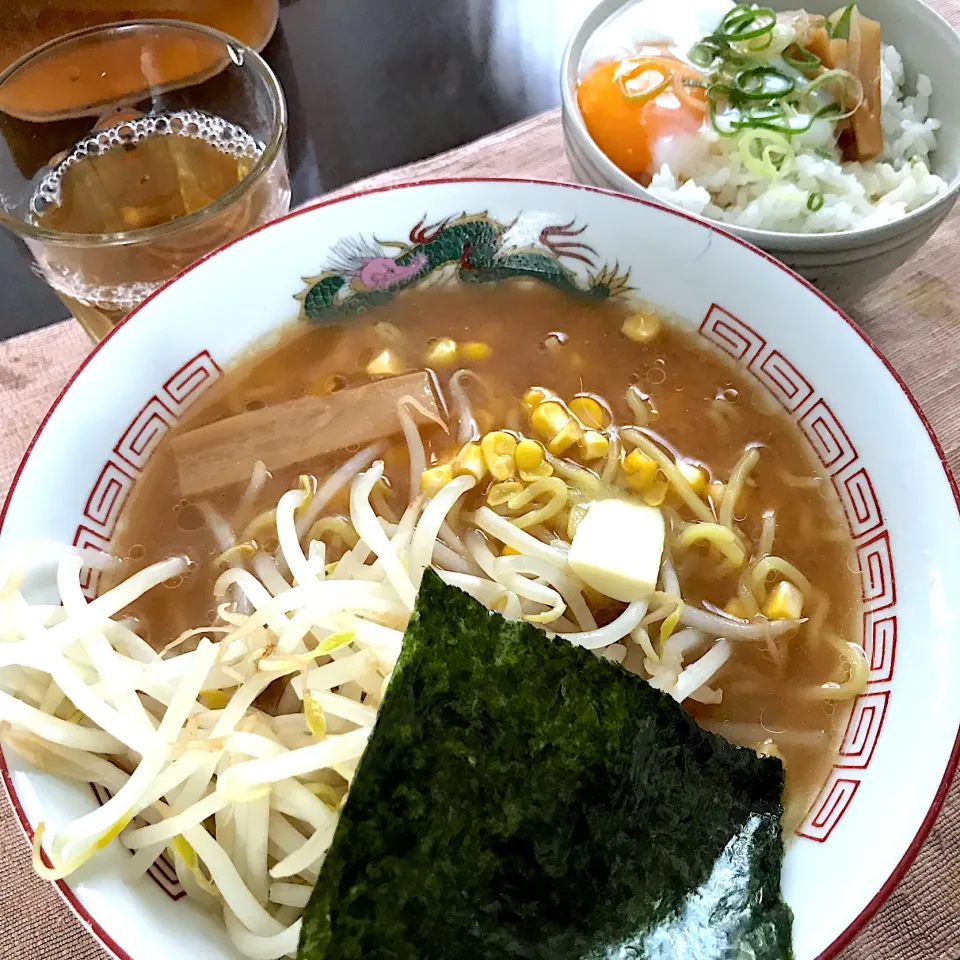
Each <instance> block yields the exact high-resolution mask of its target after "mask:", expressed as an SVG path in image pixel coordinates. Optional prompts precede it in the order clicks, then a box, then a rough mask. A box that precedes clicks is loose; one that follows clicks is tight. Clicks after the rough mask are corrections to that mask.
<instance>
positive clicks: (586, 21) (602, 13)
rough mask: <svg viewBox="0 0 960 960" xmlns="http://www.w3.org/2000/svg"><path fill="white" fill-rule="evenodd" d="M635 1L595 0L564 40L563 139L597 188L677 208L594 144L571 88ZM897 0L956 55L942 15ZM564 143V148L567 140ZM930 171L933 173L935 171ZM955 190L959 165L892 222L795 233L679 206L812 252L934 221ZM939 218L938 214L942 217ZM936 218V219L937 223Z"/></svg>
mask: <svg viewBox="0 0 960 960" xmlns="http://www.w3.org/2000/svg"><path fill="white" fill-rule="evenodd" d="M638 2H642V0H600V3H598V4H597V5H596V6H595V7H593V8H592V9H591V10H588V11H587V13H586V14H585V15H584V17H583V19H582V20H581V21H580V23H579V25H578V26H577V28H576V29H575V30H574V32H573V34H572V35H571V37H570V39H569V40H568V41H567V45H566V47H565V48H564V51H563V58H562V60H561V62H560V100H561V107H562V113H563V127H564V140H566V139H567V137H568V136H570V137H574V136H575V138H576V139H577V141H578V146H579V147H580V148H581V149H584V150H586V151H587V152H588V154H589V156H588V159H589V160H590V161H592V164H593V166H595V167H599V168H600V171H601V172H602V175H603V176H604V177H605V179H606V181H607V184H608V185H605V186H604V187H603V188H602V189H608V190H614V191H616V192H619V193H624V194H626V195H627V196H635V197H639V198H640V199H642V200H646V201H648V202H650V203H654V204H659V205H660V206H666V207H669V208H670V209H671V210H682V208H680V207H677V206H675V205H674V204H671V203H669V202H668V201H661V200H658V199H657V198H655V197H654V196H652V194H650V192H649V191H648V190H647V188H646V187H644V186H643V185H642V184H641V183H638V182H637V181H636V180H634V179H633V178H632V177H631V176H629V175H628V174H626V173H624V171H623V170H621V169H620V168H619V167H618V166H617V165H616V164H615V163H614V162H613V161H612V160H611V159H610V158H609V157H608V156H607V155H606V154H605V153H604V152H603V151H602V150H601V149H600V147H599V146H597V144H596V142H595V141H594V139H593V137H591V136H590V133H589V131H588V130H587V125H586V123H585V121H584V119H583V115H582V114H581V112H580V107H579V104H578V103H577V97H576V88H577V78H578V74H579V67H580V58H581V56H582V55H583V50H584V47H585V46H586V44H587V42H588V41H589V40H590V38H591V37H592V36H593V35H594V34H595V33H596V31H597V30H598V29H599V28H600V27H601V26H602V25H603V24H604V23H606V21H607V20H608V19H610V17H612V16H614V15H615V14H616V13H618V12H619V11H620V10H622V9H624V8H625V7H628V6H632V5H633V4H635V3H638ZM900 2H901V3H903V4H909V5H910V7H911V14H912V15H914V16H919V17H927V18H928V21H929V22H930V24H931V26H932V27H933V28H934V29H935V30H936V31H937V32H938V33H939V34H941V35H942V36H943V37H944V39H945V40H946V41H947V42H948V43H952V44H953V47H954V51H953V53H954V59H955V60H957V61H960V33H958V31H957V30H955V29H954V28H953V27H952V26H951V25H950V23H949V22H948V21H947V20H946V19H945V18H944V17H942V16H941V15H940V14H939V13H937V11H936V10H934V9H933V8H932V7H930V6H928V5H927V4H926V3H924V2H923V0H900ZM568 125H569V126H568ZM571 128H572V129H571ZM568 131H569V132H568ZM564 146H565V149H567V152H568V153H569V149H568V148H567V146H566V143H565V145H564ZM938 149H939V147H938ZM931 172H934V173H935V172H936V171H931ZM958 195H960V169H958V172H957V173H956V174H955V175H954V177H953V178H952V179H951V180H949V181H948V182H947V189H946V190H945V191H944V192H943V193H941V194H938V195H937V196H935V197H931V198H930V199H929V200H927V201H926V202H925V203H923V204H921V205H920V206H919V207H917V209H916V210H911V211H910V212H909V213H907V214H905V215H904V216H903V217H900V218H899V219H898V220H894V221H893V222H892V223H884V224H879V225H876V226H872V227H853V228H851V229H850V230H832V231H829V232H825V233H797V232H795V231H789V230H766V229H763V228H760V227H745V226H741V225H739V224H736V223H727V222H726V221H724V220H715V219H714V218H713V217H708V216H706V215H703V214H690V212H689V211H686V210H682V212H684V213H688V214H689V215H690V216H693V217H695V218H696V219H698V220H701V221H704V222H706V223H709V224H710V225H711V226H717V227H718V228H719V229H721V230H727V231H729V232H731V233H734V234H735V235H736V236H738V237H739V238H741V239H743V240H746V241H747V242H748V243H750V244H751V245H753V246H755V247H761V248H768V249H776V250H802V251H804V252H813V250H814V249H816V248H822V247H824V246H827V247H830V248H832V249H833V250H842V249H848V248H851V247H860V246H868V245H870V244H872V243H876V242H880V241H883V240H885V239H889V238H890V237H891V236H897V235H899V234H900V233H901V232H903V231H905V230H907V229H909V228H911V227H917V226H919V225H920V224H921V223H924V222H927V221H937V213H938V212H939V211H940V209H941V208H944V207H945V208H946V210H945V211H944V216H945V215H946V212H947V211H949V208H950V207H951V206H952V205H953V204H954V203H955V202H956V200H957V196H958ZM940 219H943V218H942V217H941V218H940ZM938 222H939V221H937V223H938Z"/></svg>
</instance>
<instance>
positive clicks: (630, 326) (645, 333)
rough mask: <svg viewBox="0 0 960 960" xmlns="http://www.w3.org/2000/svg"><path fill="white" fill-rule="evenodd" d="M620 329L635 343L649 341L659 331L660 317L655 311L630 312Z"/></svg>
mask: <svg viewBox="0 0 960 960" xmlns="http://www.w3.org/2000/svg"><path fill="white" fill-rule="evenodd" d="M620 329H621V330H623V332H624V334H626V336H628V337H629V338H630V339H631V340H633V341H634V342H635V343H650V341H651V340H653V339H655V338H656V336H657V334H658V333H659V332H660V318H659V317H658V316H657V315H656V314H655V313H632V314H630V316H629V317H627V319H626V320H624V321H623V326H622V327H621V328H620Z"/></svg>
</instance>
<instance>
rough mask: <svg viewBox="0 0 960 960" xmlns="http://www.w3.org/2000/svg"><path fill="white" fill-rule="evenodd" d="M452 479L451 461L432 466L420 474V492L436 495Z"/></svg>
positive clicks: (429, 495)
mask: <svg viewBox="0 0 960 960" xmlns="http://www.w3.org/2000/svg"><path fill="white" fill-rule="evenodd" d="M452 479H453V467H451V466H450V464H449V463H442V464H440V466H438V467H430V468H429V469H427V470H424V471H423V473H421V474H420V492H421V493H425V494H426V495H427V496H428V497H435V496H436V495H437V494H438V493H439V492H440V491H441V490H442V489H443V488H444V487H445V486H446V485H447V484H448V483H449V482H450V481H451V480H452Z"/></svg>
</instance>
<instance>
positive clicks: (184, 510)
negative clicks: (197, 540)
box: [177, 503, 204, 530]
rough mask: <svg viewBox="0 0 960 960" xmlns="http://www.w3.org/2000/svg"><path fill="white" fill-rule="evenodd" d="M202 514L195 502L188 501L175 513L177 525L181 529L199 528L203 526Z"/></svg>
mask: <svg viewBox="0 0 960 960" xmlns="http://www.w3.org/2000/svg"><path fill="white" fill-rule="evenodd" d="M203 523H204V520H203V514H202V513H201V512H200V508H199V507H197V506H196V504H193V503H188V504H186V506H184V507H181V509H180V512H179V513H178V514H177V526H178V527H179V528H180V529H181V530H199V529H200V528H201V527H202V526H203Z"/></svg>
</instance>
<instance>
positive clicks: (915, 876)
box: [0, 0, 960, 960]
mask: <svg viewBox="0 0 960 960" xmlns="http://www.w3.org/2000/svg"><path fill="white" fill-rule="evenodd" d="M934 6H936V7H938V8H939V9H940V11H941V12H943V13H945V14H946V15H947V16H948V17H949V18H950V19H951V20H952V21H953V22H954V23H955V25H960V2H958V0H938V2H935V3H934ZM471 174H474V175H488V176H489V175H501V176H506V175H513V176H533V177H542V178H548V179H557V180H568V179H572V175H571V173H570V170H569V167H568V165H567V162H566V159H565V157H564V154H563V146H562V135H561V130H560V121H559V116H558V114H557V113H556V112H555V111H550V112H548V113H545V114H543V115H541V116H537V117H534V118H532V119H530V120H527V121H524V122H522V123H520V124H517V125H515V126H513V127H510V128H508V129H506V130H503V131H501V132H499V133H497V134H495V135H492V136H489V137H486V138H484V139H483V140H480V141H478V142H475V143H471V144H469V145H467V146H466V147H462V148H459V149H456V150H453V151H451V152H449V153H445V154H442V155H440V156H437V157H433V158H431V159H429V160H425V161H422V162H419V163H415V164H412V165H410V166H408V167H405V168H403V169H399V170H393V171H390V172H387V173H384V174H381V175H378V176H376V177H373V178H371V179H370V180H368V181H364V183H365V184H372V183H385V182H393V181H399V180H409V179H417V178H421V177H429V176H450V175H471ZM958 277H960V207H958V208H957V210H956V211H955V213H954V214H953V215H952V216H951V217H950V218H949V219H948V220H947V222H946V223H945V224H944V225H943V227H941V229H940V230H939V232H938V233H937V234H936V236H935V237H934V238H933V239H932V240H931V241H930V243H928V244H927V246H926V247H925V248H924V249H923V250H922V251H921V253H920V254H919V255H918V256H917V257H915V258H914V259H913V260H912V261H911V262H910V263H908V264H906V265H905V266H904V267H902V268H901V269H900V270H898V271H897V272H896V273H895V274H894V275H892V276H891V277H890V278H888V280H887V281H885V282H884V283H883V285H881V286H880V287H878V288H876V289H875V290H873V291H871V293H870V294H868V295H867V296H866V297H865V298H864V299H863V300H862V301H861V302H859V303H857V304H855V305H853V307H852V308H851V311H850V312H851V313H852V315H853V318H854V319H855V320H856V321H857V322H858V323H859V324H860V325H861V326H862V327H863V329H864V330H865V331H866V333H867V335H868V336H869V337H870V338H871V339H872V340H873V341H874V343H876V344H877V346H878V347H879V348H880V349H881V350H882V351H883V352H884V353H885V354H886V356H887V357H888V358H889V360H890V361H891V363H892V364H893V366H894V367H895V369H896V370H897V372H898V373H899V374H900V376H901V377H902V378H903V380H904V381H905V382H906V384H907V385H908V387H909V388H910V390H911V391H912V392H913V394H914V396H915V397H916V399H917V401H918V402H919V404H920V406H921V407H922V409H923V411H924V413H925V414H926V416H927V417H928V419H929V421H930V423H931V424H932V426H933V428H934V430H935V431H936V433H937V435H938V437H939V438H940V441H941V443H942V444H943V447H944V449H945V451H946V455H947V459H948V461H949V464H950V467H951V469H952V470H953V471H954V473H955V475H960V416H957V415H956V411H958V410H960V377H958V376H957V371H958V369H960V290H958ZM89 349H90V345H89V342H88V341H87V340H86V339H85V337H84V335H83V333H82V332H81V331H80V330H79V328H78V327H77V326H76V324H73V323H72V322H70V323H62V324H58V325H56V326H51V327H48V328H46V329H44V330H40V331H37V332H35V333H31V334H28V335H26V336H23V337H18V338H15V339H12V340H9V341H7V342H6V343H0V411H3V416H2V418H0V496H3V495H5V493H6V489H7V487H8V485H9V482H10V479H11V477H12V474H13V471H14V470H15V469H16V464H17V461H18V459H19V457H20V456H21V455H22V453H23V450H24V449H25V447H26V445H27V443H28V442H29V439H30V437H31V436H32V434H33V432H34V431H35V429H36V427H37V425H38V423H39V421H40V418H41V417H42V415H43V413H44V411H45V410H46V408H47V407H48V406H49V404H50V403H51V402H52V401H53V399H54V398H55V396H56V394H57V393H58V392H59V390H60V389H61V388H62V386H63V384H64V383H65V382H66V380H67V378H68V377H69V375H70V374H71V372H72V371H73V370H74V369H75V368H76V366H77V364H78V363H79V362H80V360H81V359H82V358H83V357H84V356H85V355H86V353H87V352H88V351H89ZM0 862H2V863H3V866H4V871H3V873H2V879H0V931H2V937H0V957H3V958H8V957H10V958H18V960H19V958H23V960H27V958H31V960H36V958H44V960H48V958H53V957H56V958H57V960H60V958H63V960H105V958H106V957H107V954H106V953H105V952H104V951H103V949H102V948H101V947H100V946H99V945H98V944H97V942H96V941H95V940H94V939H93V938H92V936H91V935H90V934H89V933H88V932H87V931H86V929H85V928H84V927H83V926H82V925H81V923H80V922H79V921H78V920H77V919H76V918H75V917H74V916H73V915H72V914H71V913H70V911H69V910H68V909H67V907H66V906H65V905H64V904H63V903H62V902H61V901H60V899H59V898H58V896H57V894H56V892H55V891H54V889H53V888H52V887H50V886H49V885H47V884H44V883H41V882H40V881H39V880H37V879H36V878H35V877H34V875H33V874H32V872H31V869H30V858H29V851H28V849H27V847H26V845H25V843H24V840H23V836H22V834H21V833H20V830H19V826H18V825H17V824H16V821H15V819H14V817H13V814H12V810H11V809H10V807H9V804H8V803H7V801H6V800H5V799H0ZM850 869H852V870H853V869H857V864H855V863H853V864H851V865H850ZM27 905H29V909H25V907H26V906H27ZM958 945H960V787H958V785H957V782H955V783H954V785H953V788H952V789H951V791H950V794H949V796H948V798H947V802H946V805H945V808H944V810H943V812H942V814H941V816H940V818H939V819H938V821H937V823H936V824H935V826H934V828H933V831H932V832H931V834H930V836H929V838H928V840H927V842H926V844H925V845H924V847H923V849H922V850H921V852H920V854H919V856H918V858H917V860H916V862H915V863H914V865H913V867H912V868H911V869H910V871H909V873H908V874H907V877H906V878H905V880H904V881H903V883H901V884H900V886H899V887H898V888H897V890H895V891H894V893H893V894H892V896H891V897H890V899H889V900H888V901H887V903H886V905H885V906H884V907H883V908H882V909H881V910H880V912H879V913H878V914H877V916H876V917H875V918H874V919H873V921H872V922H871V923H870V924H869V925H868V926H867V927H866V929H865V930H864V931H863V932H862V933H861V934H860V936H859V937H858V938H857V939H856V940H855V941H854V943H853V944H852V945H850V946H849V947H848V948H847V949H846V950H845V951H843V953H842V954H841V955H840V956H841V958H842V960H960V946H958Z"/></svg>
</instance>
